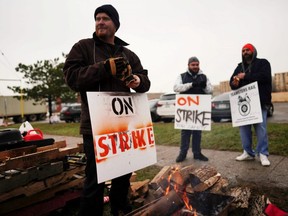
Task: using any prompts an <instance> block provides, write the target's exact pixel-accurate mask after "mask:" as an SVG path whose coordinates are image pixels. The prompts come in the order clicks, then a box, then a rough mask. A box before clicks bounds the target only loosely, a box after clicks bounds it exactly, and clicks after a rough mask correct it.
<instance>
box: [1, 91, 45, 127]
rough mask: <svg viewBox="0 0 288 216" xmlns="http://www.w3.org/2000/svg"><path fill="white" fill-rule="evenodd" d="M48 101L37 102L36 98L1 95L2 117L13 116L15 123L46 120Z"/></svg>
mask: <svg viewBox="0 0 288 216" xmlns="http://www.w3.org/2000/svg"><path fill="white" fill-rule="evenodd" d="M46 115H47V106H46V103H42V104H40V103H39V102H38V103H36V102H35V101H34V100H18V99H17V98H15V97H13V96H2V95H0V118H3V119H4V118H12V119H13V121H14V122H15V123H21V122H24V121H26V120H27V121H29V122H33V121H40V120H45V119H46Z"/></svg>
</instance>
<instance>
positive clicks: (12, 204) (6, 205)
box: [0, 179, 83, 215]
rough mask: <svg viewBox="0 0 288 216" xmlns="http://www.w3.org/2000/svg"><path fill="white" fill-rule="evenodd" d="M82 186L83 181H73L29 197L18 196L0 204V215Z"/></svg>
mask: <svg viewBox="0 0 288 216" xmlns="http://www.w3.org/2000/svg"><path fill="white" fill-rule="evenodd" d="M82 186H83V179H74V180H71V181H69V182H67V183H65V184H61V185H59V186H57V187H53V188H50V189H49V190H44V191H41V192H39V193H36V194H34V195H32V196H30V197H25V196H20V197H15V198H13V199H11V200H7V201H5V202H1V203H0V215H5V214H7V213H9V212H12V211H15V210H18V209H21V208H24V207H27V206H31V205H33V204H36V203H40V202H42V201H45V200H48V199H51V198H53V197H54V196H57V193H59V192H62V191H65V190H69V189H71V188H75V187H76V188H77V187H78V188H79V187H82Z"/></svg>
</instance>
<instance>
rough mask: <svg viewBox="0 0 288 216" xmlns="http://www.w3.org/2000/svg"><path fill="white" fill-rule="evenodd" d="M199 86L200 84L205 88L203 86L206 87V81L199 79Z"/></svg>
mask: <svg viewBox="0 0 288 216" xmlns="http://www.w3.org/2000/svg"><path fill="white" fill-rule="evenodd" d="M199 86H200V87H201V88H203V89H205V88H206V82H205V81H201V82H200V83H199Z"/></svg>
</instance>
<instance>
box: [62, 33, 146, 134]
mask: <svg viewBox="0 0 288 216" xmlns="http://www.w3.org/2000/svg"><path fill="white" fill-rule="evenodd" d="M114 43H115V45H111V44H107V43H104V42H103V41H101V40H100V39H99V38H98V37H97V36H96V34H95V33H94V34H93V38H88V39H82V40H80V41H79V42H77V43H76V44H74V46H73V47H72V49H71V51H70V52H69V54H68V57H67V59H66V61H65V64H64V68H63V72H64V77H65V81H66V83H67V85H68V86H69V87H70V88H71V89H72V90H74V91H75V92H79V93H80V96H81V125H80V133H81V134H92V130H91V122H90V115H89V110H88V102H87V96H86V92H87V91H101V92H108V91H109V92H130V91H131V90H130V88H129V87H127V86H126V85H125V83H124V82H123V81H121V80H119V79H117V78H115V77H114V76H112V75H111V73H110V72H107V71H106V70H105V68H104V61H105V60H106V59H108V58H111V57H120V56H121V57H124V58H126V59H127V60H128V61H129V64H130V65H131V68H132V73H133V74H137V75H138V76H139V78H140V80H141V82H140V85H139V86H138V87H137V88H135V89H134V90H135V91H136V92H139V93H144V92H147V91H148V90H149V88H150V80H149V78H148V72H147V70H144V69H143V67H142V65H141V62H140V59H139V58H138V56H137V55H136V54H135V53H134V52H132V51H131V50H129V49H127V48H126V47H124V46H127V45H128V44H127V43H126V42H124V41H122V40H121V39H120V38H118V37H115V40H114Z"/></svg>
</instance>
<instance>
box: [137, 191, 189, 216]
mask: <svg viewBox="0 0 288 216" xmlns="http://www.w3.org/2000/svg"><path fill="white" fill-rule="evenodd" d="M183 206H184V202H183V200H182V198H181V197H180V195H179V194H178V193H177V192H176V191H174V190H171V191H169V193H168V194H167V195H165V196H163V197H161V198H160V199H159V200H158V201H157V202H155V203H154V204H152V205H150V206H149V207H148V208H146V209H145V210H144V211H142V212H139V213H138V214H133V215H134V216H137V215H139V216H163V215H172V214H173V213H174V212H176V211H178V210H179V209H181V208H182V207H183Z"/></svg>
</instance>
